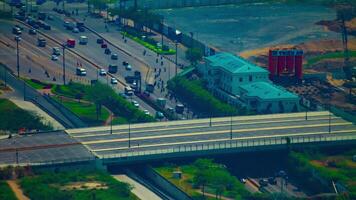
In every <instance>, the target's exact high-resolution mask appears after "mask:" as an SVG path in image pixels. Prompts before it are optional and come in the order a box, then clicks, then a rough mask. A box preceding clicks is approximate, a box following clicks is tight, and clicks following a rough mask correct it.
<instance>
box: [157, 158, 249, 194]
mask: <svg viewBox="0 0 356 200" xmlns="http://www.w3.org/2000/svg"><path fill="white" fill-rule="evenodd" d="M155 170H156V171H157V172H158V173H159V174H160V175H162V176H163V177H164V178H166V179H167V180H169V181H170V182H171V183H173V184H174V185H176V186H177V187H178V188H180V189H181V190H183V191H184V192H186V193H187V194H188V195H189V196H191V197H193V199H208V200H210V199H211V200H213V199H223V198H225V197H227V198H233V199H249V198H250V197H252V196H253V195H252V194H250V193H249V192H248V191H247V190H246V189H245V186H244V185H243V184H242V183H241V182H240V181H239V180H238V179H237V178H236V177H235V176H232V175H231V174H230V173H229V171H228V170H227V169H226V167H225V166H224V165H221V164H219V163H216V162H214V161H213V160H211V159H198V160H196V161H195V162H193V163H189V164H184V165H181V166H177V165H174V164H166V165H165V166H162V167H157V168H155ZM177 171H178V172H181V173H182V177H181V178H180V179H179V178H176V177H174V176H173V173H174V172H177Z"/></svg>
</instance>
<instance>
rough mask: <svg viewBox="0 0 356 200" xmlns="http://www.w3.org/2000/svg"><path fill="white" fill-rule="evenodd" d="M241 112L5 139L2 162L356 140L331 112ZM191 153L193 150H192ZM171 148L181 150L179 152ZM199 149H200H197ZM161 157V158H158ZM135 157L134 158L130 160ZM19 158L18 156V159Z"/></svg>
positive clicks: (355, 131)
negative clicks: (248, 114) (243, 114)
mask: <svg viewBox="0 0 356 200" xmlns="http://www.w3.org/2000/svg"><path fill="white" fill-rule="evenodd" d="M307 114H308V115H307V116H308V117H307V119H306V118H305V113H289V114H270V115H255V116H238V117H232V118H230V117H225V118H212V119H211V126H210V119H195V120H179V121H168V122H155V123H141V124H130V125H119V126H113V127H112V134H111V131H110V129H111V128H110V126H105V127H91V128H79V129H67V130H65V131H59V132H58V131H57V132H50V133H41V134H33V135H17V136H15V137H13V138H11V139H2V140H0V165H2V164H11V163H12V164H15V163H17V162H18V163H20V164H24V165H27V164H37V165H38V164H53V163H66V162H69V163H71V162H78V161H82V160H98V159H94V157H95V158H99V159H100V160H102V161H103V162H105V161H107V162H109V163H110V162H115V163H116V162H118V160H117V159H119V161H122V162H126V161H132V160H139V161H143V160H146V159H147V158H148V157H149V156H152V155H154V156H157V157H155V158H154V159H162V156H165V155H166V157H177V156H179V157H185V156H189V155H200V154H199V153H201V152H207V153H209V154H210V153H219V152H221V151H219V150H221V149H224V148H225V149H227V148H229V149H231V150H236V151H237V150H239V149H246V148H249V147H258V146H261V145H265V146H269V147H277V146H274V145H281V144H282V145H285V144H286V143H287V142H286V138H287V137H288V138H290V142H291V143H292V144H294V143H295V144H298V143H307V142H325V141H326V142H329V141H331V142H333V141H336V140H342V142H343V143H344V142H348V141H351V140H352V141H355V140H356V126H355V125H354V124H352V123H351V122H348V121H345V120H343V119H341V118H339V117H337V116H334V115H332V114H330V113H329V112H326V111H323V112H308V113H307ZM189 152H191V153H192V154H189ZM172 153H181V154H180V155H176V154H172ZM193 153H195V154H193ZM159 156H161V157H159ZM128 158H130V159H131V160H127V159H128ZM17 159H18V160H17Z"/></svg>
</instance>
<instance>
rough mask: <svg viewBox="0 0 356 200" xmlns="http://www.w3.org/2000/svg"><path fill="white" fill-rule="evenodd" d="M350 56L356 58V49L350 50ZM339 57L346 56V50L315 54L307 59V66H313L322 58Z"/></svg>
mask: <svg viewBox="0 0 356 200" xmlns="http://www.w3.org/2000/svg"><path fill="white" fill-rule="evenodd" d="M349 56H350V58H356V51H350V52H349ZM337 58H342V59H343V58H344V52H341V51H340V52H332V53H326V54H322V55H317V56H313V57H311V58H310V59H308V61H307V66H312V65H314V64H316V63H318V62H320V61H322V60H325V59H337Z"/></svg>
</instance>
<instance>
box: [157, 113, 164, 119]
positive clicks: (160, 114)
mask: <svg viewBox="0 0 356 200" xmlns="http://www.w3.org/2000/svg"><path fill="white" fill-rule="evenodd" d="M156 118H157V119H163V118H164V115H163V113H162V112H159V111H157V112H156Z"/></svg>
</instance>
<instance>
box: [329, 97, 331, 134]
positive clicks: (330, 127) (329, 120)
mask: <svg viewBox="0 0 356 200" xmlns="http://www.w3.org/2000/svg"><path fill="white" fill-rule="evenodd" d="M330 107H331V105H330V103H329V133H331V111H330Z"/></svg>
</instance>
